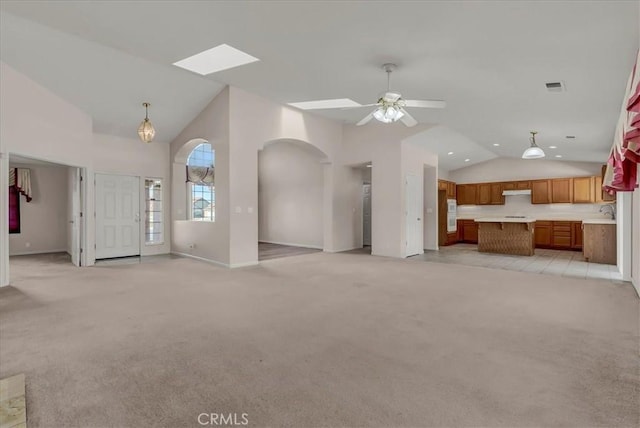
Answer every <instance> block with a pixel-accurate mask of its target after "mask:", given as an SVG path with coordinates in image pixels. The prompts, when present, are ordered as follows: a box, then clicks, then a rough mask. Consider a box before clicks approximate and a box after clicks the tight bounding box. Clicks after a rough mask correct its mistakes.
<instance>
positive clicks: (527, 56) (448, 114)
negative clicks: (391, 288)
mask: <svg viewBox="0 0 640 428" xmlns="http://www.w3.org/2000/svg"><path fill="white" fill-rule="evenodd" d="M0 8H1V9H0V11H1V22H0V58H1V59H2V61H4V62H6V63H7V64H9V65H10V66H12V67H13V68H15V69H17V70H18V71H21V72H22V73H24V74H26V75H28V76H30V77H31V78H32V79H34V80H36V81H38V82H40V83H41V84H43V85H44V86H46V87H47V88H49V89H50V90H52V91H53V92H56V93H58V94H59V95H60V96H62V97H63V98H65V99H67V100H69V101H70V102H72V103H74V104H75V105H77V106H78V107H80V108H82V109H84V110H85V111H87V112H88V113H89V114H90V115H91V116H92V117H93V118H94V128H95V130H96V132H102V133H111V134H116V135H126V136H135V130H136V128H137V125H138V123H139V121H140V120H141V119H142V117H143V115H144V110H143V108H142V107H141V105H140V104H141V103H142V101H149V102H151V103H152V107H151V109H150V116H151V118H152V120H153V121H154V123H155V125H156V128H157V129H158V134H157V138H158V140H159V141H165V142H167V141H171V140H172V139H173V138H174V137H175V136H176V135H177V134H178V133H179V132H180V130H181V129H182V128H183V127H184V126H186V125H187V124H188V123H189V121H190V120H191V119H192V118H193V117H195V116H196V114H197V113H198V112H199V111H200V110H201V109H202V108H203V107H204V106H205V105H206V104H207V103H208V102H209V101H210V100H211V99H212V98H213V97H214V96H215V95H216V94H217V93H218V92H219V91H220V90H221V89H222V88H223V87H224V85H225V84H231V85H234V86H238V87H241V88H244V89H247V90H249V91H252V92H255V93H257V94H260V95H262V96H265V97H267V98H270V99H272V100H275V101H277V102H281V103H289V102H296V101H306V100H315V99H330V98H351V99H353V100H355V101H357V102H359V103H362V104H366V103H371V102H375V101H376V99H377V96H378V94H379V93H380V92H381V91H383V90H384V89H386V76H385V74H384V72H383V71H382V70H381V69H380V66H381V64H383V63H385V62H395V63H397V64H398V66H399V67H398V69H397V70H396V71H395V72H394V73H393V75H392V88H393V89H395V90H398V91H400V92H402V94H403V95H404V96H405V97H406V98H410V99H444V100H446V101H447V108H446V109H443V110H431V109H413V110H411V113H412V114H413V115H414V116H415V117H416V119H418V120H419V121H420V122H423V123H433V124H439V125H440V126H442V127H446V128H448V129H450V130H452V132H442V133H441V135H442V139H443V140H442V144H441V145H439V146H437V147H434V148H433V150H434V151H436V152H437V153H438V154H439V155H440V156H441V158H442V159H443V162H446V165H445V167H446V169H453V168H456V167H460V166H465V165H467V164H468V163H467V164H465V163H464V159H467V158H470V159H471V163H473V162H475V161H477V160H479V159H474V158H473V157H474V153H478V156H480V154H482V157H483V159H486V158H487V157H490V156H491V154H493V155H495V156H517V157H519V156H520V155H521V154H522V151H523V150H524V148H526V146H527V145H528V135H529V131H530V130H537V131H539V134H538V143H539V145H541V146H542V147H543V148H545V150H547V148H548V146H550V145H555V146H557V147H558V148H557V149H549V150H548V152H549V154H550V155H551V156H553V155H554V154H556V153H557V154H562V155H563V159H570V160H581V161H603V160H604V159H605V158H606V155H607V153H608V149H609V147H610V145H611V139H612V135H613V132H614V127H615V123H616V119H617V116H618V114H619V111H620V106H621V102H622V97H623V94H624V88H625V84H626V80H627V78H628V75H629V73H630V71H631V68H632V66H633V62H634V60H635V55H636V52H637V49H638V47H639V31H638V26H639V25H638V24H639V18H640V16H639V8H638V2H636V1H613V0H609V1H555V2H554V1H550V2H547V1H545V2H541V1H513V2H493V1H473V2H472V1H460V2H458V1H446V2H444V1H443V2H435V1H434V2H415V1H412V2H403V1H376V2H347V1H344V2H337V1H303V2H289V1H264V2H243V1H229V2H224V1H218V2H204V1H119V2H110V1H86V2H78V1H73V2H70V1H69V2H68V1H55V2H53V1H41V2H38V1H30V2H26V1H7V0H3V1H2V3H1V6H0ZM222 43H226V44H229V45H231V46H233V47H235V48H238V49H241V50H243V51H245V52H247V53H249V54H250V55H253V56H255V57H257V58H259V59H260V61H259V62H255V63H252V64H248V65H245V66H241V67H237V68H234V69H230V70H227V71H222V72H218V73H214V74H211V75H209V76H206V77H203V76H200V75H197V74H194V73H191V72H189V71H186V70H182V69H179V68H177V67H175V66H173V65H172V63H174V62H176V61H178V60H180V59H183V58H185V57H188V56H190V55H193V54H195V53H198V52H201V51H203V50H206V49H209V48H211V47H214V46H217V45H220V44H222ZM551 81H563V82H564V83H565V85H566V91H564V92H560V93H551V92H548V91H547V90H546V88H545V83H546V82H551ZM367 113H368V110H367V109H357V110H320V111H315V112H314V114H319V115H323V116H326V117H329V118H333V119H336V120H340V121H344V122H346V123H355V122H357V121H358V120H359V119H360V118H362V117H363V116H364V115H366V114H367ZM389 126H403V125H401V124H399V123H398V124H393V125H389ZM447 135H449V136H450V135H455V136H456V137H455V140H450V139H449V138H448V137H447ZM567 135H574V136H575V137H576V138H575V139H572V140H569V139H566V138H565V137H566V136H567ZM461 136H464V138H462V137H461ZM463 140H464V144H463V145H462V148H460V147H461V146H460V144H461V141H463ZM451 144H457V146H456V147H457V148H456V150H455V151H456V154H455V155H453V156H447V154H446V153H447V152H449V151H452V150H451ZM494 144H499V146H495V145H494ZM467 146H468V147H467ZM465 147H466V149H465ZM459 150H462V151H464V150H466V151H467V152H466V153H461V152H459ZM457 153H459V155H458V154H457ZM444 158H446V160H445V159H444Z"/></svg>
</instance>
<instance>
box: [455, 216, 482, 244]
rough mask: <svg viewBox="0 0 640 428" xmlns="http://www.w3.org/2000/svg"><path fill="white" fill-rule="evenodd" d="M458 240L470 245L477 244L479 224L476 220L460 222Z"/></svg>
mask: <svg viewBox="0 0 640 428" xmlns="http://www.w3.org/2000/svg"><path fill="white" fill-rule="evenodd" d="M458 240H459V241H461V242H467V243H470V244H477V243H478V223H476V222H475V221H474V220H458Z"/></svg>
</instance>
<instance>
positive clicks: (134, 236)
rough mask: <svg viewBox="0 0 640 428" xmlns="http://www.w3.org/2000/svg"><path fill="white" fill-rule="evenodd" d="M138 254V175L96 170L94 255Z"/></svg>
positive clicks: (123, 255) (105, 256)
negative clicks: (107, 173) (109, 173)
mask: <svg viewBox="0 0 640 428" xmlns="http://www.w3.org/2000/svg"><path fill="white" fill-rule="evenodd" d="M139 254H140V179H139V177H130V176H125V175H106V174H96V259H107V258H111V257H127V256H137V255H139Z"/></svg>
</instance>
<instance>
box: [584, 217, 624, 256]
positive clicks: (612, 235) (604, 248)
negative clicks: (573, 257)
mask: <svg viewBox="0 0 640 428" xmlns="http://www.w3.org/2000/svg"><path fill="white" fill-rule="evenodd" d="M583 227H584V251H583V254H584V258H585V260H586V261H588V262H591V263H605V264H609V265H615V264H616V263H617V241H616V239H617V238H616V225H615V224H591V223H586V224H584V225H583Z"/></svg>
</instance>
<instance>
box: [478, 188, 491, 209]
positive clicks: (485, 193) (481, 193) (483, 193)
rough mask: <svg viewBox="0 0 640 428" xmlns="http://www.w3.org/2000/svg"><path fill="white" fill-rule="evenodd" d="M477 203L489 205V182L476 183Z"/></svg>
mask: <svg viewBox="0 0 640 428" xmlns="http://www.w3.org/2000/svg"><path fill="white" fill-rule="evenodd" d="M478 205H491V184H489V183H480V184H478Z"/></svg>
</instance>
